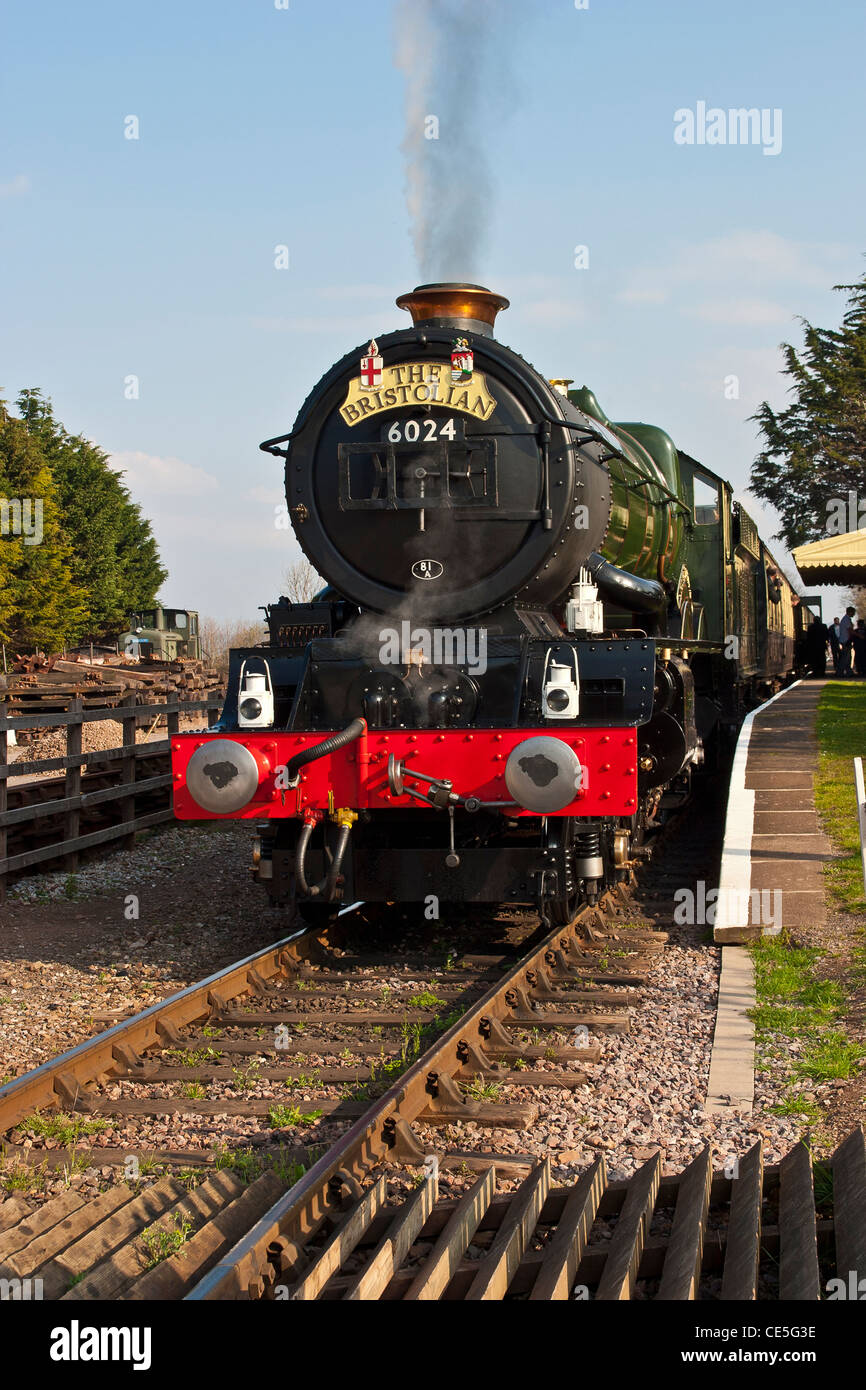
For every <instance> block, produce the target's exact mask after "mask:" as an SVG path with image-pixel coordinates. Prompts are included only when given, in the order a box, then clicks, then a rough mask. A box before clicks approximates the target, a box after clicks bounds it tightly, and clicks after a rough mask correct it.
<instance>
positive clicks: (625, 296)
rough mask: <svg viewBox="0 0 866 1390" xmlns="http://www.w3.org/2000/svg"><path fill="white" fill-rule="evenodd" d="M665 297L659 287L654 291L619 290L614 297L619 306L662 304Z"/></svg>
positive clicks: (643, 288) (646, 289)
mask: <svg viewBox="0 0 866 1390" xmlns="http://www.w3.org/2000/svg"><path fill="white" fill-rule="evenodd" d="M667 297H668V296H667V291H666V290H663V289H661V288H660V287H659V286H657V287H656V288H655V289H650V288H648V287H635V288H634V289H630V290H620V292H619V294H618V295H617V296H616V298H617V299H618V300H619V302H620V303H621V304H664V302H665V300H666V299H667Z"/></svg>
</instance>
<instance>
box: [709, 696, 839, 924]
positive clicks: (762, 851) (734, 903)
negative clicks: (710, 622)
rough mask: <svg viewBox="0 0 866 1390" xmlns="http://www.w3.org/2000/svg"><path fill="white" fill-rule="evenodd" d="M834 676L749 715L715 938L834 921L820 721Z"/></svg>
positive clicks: (733, 788)
mask: <svg viewBox="0 0 866 1390" xmlns="http://www.w3.org/2000/svg"><path fill="white" fill-rule="evenodd" d="M825 684H826V681H823V680H809V681H797V682H796V683H795V684H794V685H791V686H789V687H788V689H787V690H783V691H782V692H781V693H780V694H779V695H776V696H775V697H774V698H773V699H772V700H768V701H767V702H766V704H763V705H761V706H759V708H758V709H756V710H754V711H753V712H752V713H751V714H750V715H748V716H747V718H746V720H745V722H744V724H743V727H742V729H741V731H740V737H739V740H738V743H737V749H736V753H735V756H734V765H733V770H732V773H731V783H730V789H729V792H728V809H727V816H726V822H725V843H724V849H723V853H722V867H721V874H720V881H719V899H718V905H717V911H716V920H715V924H714V928H713V937H714V939H715V940H716V941H717V942H721V943H724V942H745V941H750V940H752V939H753V938H755V937H758V936H762V935H770V936H774V935H778V933H779V932H780V931H781V930H782V928H783V927H798V926H810V925H818V924H820V923H821V922H823V921H824V920H825V918H826V911H827V909H826V904H825V897H824V879H823V873H822V870H823V866H824V863H825V862H826V860H827V858H828V857H829V856H830V854H831V853H832V846H831V844H830V841H829V839H828V838H827V836H826V835H825V834H824V833H823V831H822V830H821V827H820V824H819V821H818V814H817V811H816V810H815V799H814V790H813V778H814V774H815V772H816V770H817V767H818V741H817V737H816V733H815V719H816V711H817V707H818V701H819V699H820V696H821V691H822V690H823V688H824V686H825Z"/></svg>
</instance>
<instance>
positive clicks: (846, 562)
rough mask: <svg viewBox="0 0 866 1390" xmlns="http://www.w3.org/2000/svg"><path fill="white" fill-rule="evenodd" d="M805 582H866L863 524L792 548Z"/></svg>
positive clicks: (864, 532)
mask: <svg viewBox="0 0 866 1390" xmlns="http://www.w3.org/2000/svg"><path fill="white" fill-rule="evenodd" d="M791 554H792V555H793V557H794V564H795V565H796V566H797V569H798V570H799V571H800V574H801V576H802V578H803V580H804V581H805V583H807V584H866V527H864V528H863V529H862V530H860V531H845V532H844V533H843V534H842V535H840V536H826V537H825V538H824V540H822V541H812V543H811V544H810V545H798V546H797V548H796V550H792V551H791Z"/></svg>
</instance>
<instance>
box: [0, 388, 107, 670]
mask: <svg viewBox="0 0 866 1390" xmlns="http://www.w3.org/2000/svg"><path fill="white" fill-rule="evenodd" d="M0 476H2V491H0V500H2V502H3V503H4V504H5V506H4V508H3V531H4V534H3V535H2V536H0V553H2V558H0V566H2V569H0V578H2V584H3V590H4V594H3V598H2V600H0V623H2V630H0V635H2V640H3V641H4V642H6V643H7V645H10V646H12V647H13V648H15V649H18V650H25V651H26V650H28V649H30V648H33V647H42V648H44V649H47V650H49V651H53V650H56V649H57V648H58V647H59V646H61V645H62V644H63V643H64V642H65V641H66V640H68V637H69V635H70V633H73V632H75V631H76V629H77V628H78V626H79V625H80V624H81V623H82V621H83V620H84V618H85V616H86V612H87V609H86V595H85V594H84V592H83V591H82V589H81V587H80V585H79V584H77V583H76V580H75V578H74V576H73V573H72V559H73V556H72V548H71V546H70V545H69V542H68V541H67V539H66V536H65V534H64V529H63V518H62V509H61V506H60V501H59V497H58V490H57V486H56V484H55V481H54V478H53V475H52V472H51V468H50V466H49V464H48V460H47V459H46V457H45V454H44V452H43V451H42V449H41V447H40V445H39V441H38V440H37V439H35V438H34V437H33V436H32V435H31V434H30V432H29V430H28V429H27V426H26V425H25V424H24V422H23V421H22V420H16V419H14V418H13V417H12V416H10V415H9V413H8V411H7V409H6V406H5V404H0Z"/></svg>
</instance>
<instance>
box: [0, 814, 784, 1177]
mask: <svg viewBox="0 0 866 1390" xmlns="http://www.w3.org/2000/svg"><path fill="white" fill-rule="evenodd" d="M249 854H250V831H249V830H248V829H246V828H244V827H243V826H239V825H236V824H228V823H218V824H215V825H213V826H207V827H202V826H184V825H175V826H171V827H168V828H165V829H161V830H159V831H157V832H154V833H153V834H151V835H149V836H147V837H146V838H143V839H142V840H141V841H140V842H139V843H138V844H137V845H136V847H135V848H134V849H132V850H129V851H124V852H119V853H115V854H113V855H112V856H110V857H107V858H106V859H105V860H104V861H102V862H99V863H96V862H94V863H90V864H88V865H86V866H85V867H83V868H82V869H81V870H80V871H79V872H77V873H76V874H74V875H68V874H63V873H56V872H55V873H48V874H40V875H37V876H34V877H32V878H28V879H26V880H22V881H21V882H20V883H19V884H18V885H16V886H15V887H14V888H13V890H12V893H11V894H10V900H9V902H8V903H7V904H6V906H5V907H3V908H0V1055H2V1058H3V1061H2V1072H0V1078H2V1080H3V1081H5V1080H8V1079H10V1078H11V1077H14V1076H16V1075H18V1074H20V1073H21V1072H23V1071H25V1070H29V1069H30V1068H32V1067H34V1066H37V1065H38V1064H39V1063H40V1062H42V1061H45V1060H46V1059H47V1058H49V1057H51V1056H54V1055H56V1054H57V1053H59V1052H62V1051H64V1050H66V1049H67V1048H69V1047H72V1046H73V1045H74V1044H75V1043H77V1042H79V1041H81V1040H83V1039H84V1038H87V1037H89V1036H90V1035H91V1034H92V1032H93V1031H94V1029H95V1028H98V1027H99V1026H102V1027H107V1026H109V1020H107V1019H103V1021H102V1022H101V1024H100V1021H99V1020H100V1015H103V1016H104V1015H106V1014H108V1013H111V1012H116V1013H122V1012H125V1011H129V1010H135V1011H138V1010H141V1009H143V1008H145V1007H147V1006H148V1005H150V1004H152V1003H154V1002H156V1001H157V1000H158V999H161V998H164V997H165V996H167V995H169V994H171V993H174V992H175V991H177V990H179V989H181V988H183V987H185V986H186V985H188V984H191V983H194V982H195V981H197V980H199V979H201V978H203V977H204V976H206V975H208V974H210V973H212V972H213V971H215V970H217V969H218V968H220V967H221V966H223V965H225V964H228V963H230V962H231V961H234V960H236V959H238V958H240V957H242V956H243V955H246V954H248V953H251V952H253V951H256V950H260V949H262V948H263V947H264V946H265V945H267V943H268V942H269V941H270V940H274V939H276V938H277V937H278V936H280V935H283V934H285V931H286V927H287V924H286V922H285V920H281V918H280V916H279V915H278V914H276V913H274V912H273V911H271V910H270V909H269V908H268V907H267V906H266V898H265V895H264V893H263V891H262V890H261V888H260V887H258V885H256V884H254V883H253V882H252V880H251V877H250V875H249V873H248V864H249ZM133 909H134V913H135V914H137V915H130V914H131V913H132V912H133ZM672 909H673V903H671V911H672ZM418 911H419V921H418V923H417V926H416V927H415V928H414V929H415V931H416V932H421V931H423V929H424V923H423V921H421V919H420V913H421V909H420V908H419V910H418ZM407 915H409V911H408V910H407ZM657 916H658V920H657V921H656V922H655V923H651V922H649V921H647V920H641V921H639V922H638V923H637V924H638V925H642V926H647V925H656V926H659V927H663V928H664V929H666V930H667V931H668V932H669V934H670V940H669V944H668V945H667V947H666V948H665V951H664V952H663V954H662V955H661V956H660V958H659V960H658V963H657V964H655V965H654V966H653V967H652V969H651V970H650V972H649V974H648V977H647V981H646V984H645V985H644V986H643V987H642V988H641V991H640V994H641V998H640V1001H639V1002H638V1003H636V1005H635V1006H634V1008H633V1012H632V1027H631V1031H630V1032H629V1033H627V1034H615V1033H602V1034H600V1035H598V1038H597V1040H598V1041H599V1043H600V1046H601V1059H600V1061H599V1062H598V1063H597V1064H586V1063H581V1064H580V1066H581V1069H582V1070H585V1071H586V1072H587V1073H588V1075H589V1077H590V1084H587V1085H584V1086H581V1087H578V1088H577V1089H576V1090H573V1091H564V1090H562V1089H559V1088H528V1087H521V1086H519V1085H510V1086H504V1087H503V1088H502V1091H501V1094H500V1095H499V1097H498V1099H499V1100H505V1099H507V1098H513V1099H515V1100H518V1101H522V1102H525V1103H531V1104H533V1105H535V1106H537V1110H538V1117H537V1120H536V1123H535V1124H534V1126H532V1127H531V1128H530V1129H528V1130H520V1131H515V1130H511V1129H496V1130H489V1129H482V1128H480V1127H479V1126H478V1125H477V1124H475V1123H474V1122H472V1121H468V1122H466V1123H462V1124H456V1123H455V1124H452V1125H451V1126H449V1127H448V1128H447V1129H446V1130H442V1129H437V1130H432V1129H431V1130H425V1129H424V1127H423V1126H416V1128H417V1130H418V1133H419V1136H420V1138H421V1140H422V1143H423V1144H424V1146H425V1148H427V1147H429V1150H430V1151H432V1150H434V1149H436V1150H438V1151H440V1152H441V1151H442V1149H443V1146H444V1147H447V1148H451V1149H454V1148H456V1149H461V1150H463V1149H465V1150H472V1151H474V1152H475V1153H477V1154H479V1155H481V1154H490V1153H499V1154H503V1155H512V1156H514V1157H517V1156H519V1155H529V1156H537V1157H542V1156H545V1155H549V1156H550V1158H551V1161H552V1164H553V1170H554V1175H555V1178H556V1180H557V1181H563V1180H572V1179H573V1178H574V1177H575V1176H576V1175H577V1174H579V1173H580V1172H581V1171H583V1170H584V1169H585V1168H586V1167H587V1166H588V1164H589V1163H591V1162H592V1161H593V1159H595V1158H596V1157H598V1156H599V1155H603V1156H604V1159H605V1163H606V1165H607V1171H608V1176H609V1177H610V1178H614V1179H615V1178H620V1177H626V1176H629V1175H630V1174H632V1173H633V1172H634V1171H635V1170H636V1169H637V1168H638V1167H639V1166H640V1165H641V1163H643V1162H644V1161H646V1159H647V1158H649V1157H650V1156H651V1155H652V1154H653V1153H655V1152H656V1151H657V1150H659V1149H661V1150H662V1152H663V1156H664V1170H665V1171H666V1172H668V1173H672V1172H678V1171H680V1170H681V1169H682V1168H683V1167H684V1166H685V1165H686V1164H688V1163H689V1161H690V1160H691V1159H692V1158H694V1157H695V1156H696V1155H697V1154H698V1153H699V1152H700V1150H701V1149H702V1148H703V1147H704V1145H705V1144H706V1143H707V1142H711V1143H712V1144H713V1145H714V1147H715V1149H716V1165H717V1166H719V1165H721V1164H724V1163H729V1162H731V1161H732V1160H733V1158H734V1157H736V1156H737V1155H742V1154H743V1153H745V1151H746V1150H747V1149H748V1148H749V1147H750V1146H751V1144H753V1143H754V1142H755V1140H756V1138H758V1137H762V1138H763V1139H764V1145H765V1147H764V1156H765V1161H766V1162H769V1163H772V1162H775V1161H777V1160H778V1159H779V1158H781V1156H782V1155H783V1154H784V1153H786V1152H787V1151H788V1149H789V1148H790V1147H791V1145H792V1144H793V1143H794V1142H795V1140H796V1139H797V1138H798V1137H799V1135H800V1133H801V1132H802V1123H801V1122H799V1121H798V1120H797V1119H796V1118H790V1117H782V1116H776V1115H773V1114H771V1113H769V1108H768V1107H769V1106H771V1105H772V1104H774V1103H775V1102H776V1101H778V1100H779V1099H780V1098H781V1094H782V1087H783V1082H784V1078H783V1076H782V1075H781V1073H780V1075H779V1077H778V1080H777V1081H776V1080H774V1077H773V1076H772V1075H770V1074H767V1073H764V1074H761V1075H759V1077H758V1079H757V1089H756V1104H755V1110H754V1113H753V1114H752V1115H751V1116H740V1115H737V1114H732V1115H731V1116H730V1117H727V1116H724V1117H717V1116H714V1117H708V1116H706V1115H704V1113H703V1109H702V1107H703V1101H704V1096H705V1093H706V1086H707V1079H708V1074H709V1062H710V1052H711V1047H712V1037H713V1028H714V1024H715V1003H716V993H717V989H718V974H719V959H720V951H719V948H718V947H715V946H713V945H711V944H709V943H708V942H707V940H706V931H705V928H702V927H677V926H671V925H670V919H669V916H668V917H667V919H666V918H665V916H664V914H657ZM623 930H627V928H625V927H624V928H623ZM437 932H438V933H439V936H440V938H441V939H442V941H443V942H444V941H447V927H446V925H445V924H443V923H440V924H439V925H438V927H437ZM461 933H462V936H463V937H464V938H465V928H462V929H458V930H457V931H455V937H460V936H461ZM458 944H459V945H460V946H462V945H463V940H460V941H459V942H458ZM444 957H445V949H444V947H443V950H442V959H443V960H444ZM388 982H389V987H392V988H394V989H395V990H397V991H399V992H400V993H401V994H402V995H403V997H404V998H405V997H407V996H406V995H405V993H404V991H405V990H406V989H407V988H408V985H407V982H406V981H403V980H401V979H400V975H399V971H398V970H395V971H394V972H393V974H389V976H388ZM445 982H446V981H445V980H443V979H442V977H441V976H439V977H438V979H437V978H436V976H435V972H434V973H431V979H430V983H431V986H432V987H433V988H434V989H435V987H436V984H437V983H445ZM376 984H377V987H381V985H382V976H381V975H378V976H377V978H376ZM419 989H420V987H419V986H418V985H417V984H413V985H412V986H411V991H412V992H415V991H418V990H419ZM313 997H314V993H313ZM328 1007H329V1008H333V1007H339V1006H338V1003H337V1000H334V999H331V1000H330V1001H329V1003H328ZM312 1028H313V1030H315V1024H313V1025H312ZM308 1036H309V1035H308ZM542 1038H543V1039H544V1041H549V1042H551V1043H555V1042H562V1043H568V1042H572V1043H573V1042H574V1038H570V1037H568V1036H567V1035H566V1034H564V1033H563V1034H558V1035H557V1034H550V1033H543V1034H542ZM533 1040H534V1039H533ZM316 1042H317V1044H318V1045H320V1049H321V1050H320V1051H318V1052H308V1053H303V1054H296V1055H295V1056H293V1055H292V1053H291V1051H286V1052H281V1053H280V1055H279V1062H280V1063H281V1064H289V1065H296V1066H297V1067H298V1068H299V1069H302V1070H303V1072H304V1073H305V1077H304V1081H302V1082H300V1083H299V1084H296V1085H293V1086H292V1087H291V1088H290V1089H288V1088H287V1087H286V1086H285V1084H284V1083H281V1082H276V1081H271V1082H267V1081H261V1080H257V1079H256V1078H255V1075H254V1071H253V1074H252V1075H251V1076H250V1077H248V1078H247V1080H246V1081H239V1080H237V1079H235V1081H234V1082H233V1083H228V1082H222V1081H216V1080H215V1081H214V1082H210V1083H208V1088H207V1092H206V1094H207V1096H208V1098H216V1099H219V1098H221V1097H223V1096H224V1097H225V1098H227V1099H228V1098H231V1099H232V1100H234V1101H235V1102H236V1101H237V1100H238V1099H241V1098H243V1097H244V1096H249V1097H254V1098H257V1099H260V1100H267V1101H268V1102H271V1101H273V1102H274V1103H276V1104H280V1105H282V1106H287V1107H291V1106H292V1105H294V1104H296V1103H298V1102H301V1101H307V1102H312V1103H314V1104H315V1102H316V1101H317V1100H320V1099H322V1098H324V1097H329V1098H331V1099H334V1098H335V1097H337V1096H339V1094H340V1090H339V1088H334V1087H322V1086H320V1085H317V1084H316V1082H315V1071H316V1068H317V1066H319V1065H332V1066H333V1065H339V1063H340V1062H341V1061H342V1062H345V1061H347V1060H348V1055H347V1054H348V1053H349V1051H350V1047H351V1044H348V1046H347V1045H346V1044H345V1043H343V1042H340V1043H334V1042H333V1040H330V1041H329V1040H328V1038H326V1037H324V1038H322V1039H321V1041H320V1043H319V1040H318V1039H317V1040H316ZM218 1045H219V1044H218V1042H215V1044H214V1046H215V1047H218ZM261 1057H262V1060H266V1061H267V1060H269V1061H271V1062H273V1060H274V1054H273V1052H271V1051H270V1049H269V1047H268V1045H267V1043H266V1042H265V1041H263V1052H262V1054H261ZM359 1060H361V1061H365V1062H366V1064H367V1065H369V1063H370V1059H369V1058H366V1059H359ZM254 1061H255V1058H254V1057H249V1058H246V1057H243V1058H241V1057H235V1058H233V1059H232V1064H233V1065H234V1064H235V1063H236V1064H237V1065H238V1068H239V1070H242V1069H245V1068H246V1067H247V1066H248V1064H249V1063H250V1062H254ZM548 1065H551V1066H553V1065H554V1064H552V1063H551V1064H548V1063H546V1062H544V1061H542V1062H540V1063H534V1064H533V1066H534V1067H535V1066H542V1067H547V1066H548ZM307 1077H309V1082H310V1084H305V1083H306V1080H307ZM181 1085H182V1083H180V1082H174V1083H166V1085H165V1088H164V1089H165V1095H166V1097H171V1098H174V1099H177V1098H178V1097H179V1096H182V1095H183V1094H186V1092H184V1091H182V1089H181ZM116 1089H117V1090H118V1094H119V1095H120V1094H122V1095H123V1096H126V1097H129V1098H134V1097H135V1096H137V1095H141V1096H144V1095H145V1094H152V1093H153V1087H152V1086H147V1087H145V1086H142V1085H141V1084H139V1083H136V1082H134V1081H128V1080H124V1081H121V1082H118V1083H117V1087H116ZM347 1094H348V1092H347ZM344 1128H345V1121H342V1122H338V1121H335V1120H333V1119H330V1118H329V1117H328V1116H327V1115H323V1116H321V1117H320V1118H318V1119H316V1120H315V1121H314V1122H313V1123H312V1124H309V1125H302V1124H298V1125H292V1124H287V1125H284V1126H281V1127H278V1128H271V1126H270V1125H269V1123H268V1119H267V1117H266V1116H249V1117H247V1116H242V1115H229V1114H226V1113H220V1112H218V1111H217V1112H215V1113H212V1114H198V1113H192V1112H191V1113H188V1114H186V1113H183V1112H180V1113H176V1114H173V1115H170V1116H165V1117H160V1116H135V1117H129V1116H120V1117H106V1124H105V1125H104V1127H102V1128H100V1129H99V1130H98V1131H95V1132H93V1133H91V1134H90V1135H88V1136H87V1137H84V1136H82V1138H81V1140H80V1148H81V1150H82V1152H84V1151H86V1148H87V1146H88V1145H91V1144H92V1145H93V1146H99V1147H100V1148H102V1149H103V1150H105V1149H114V1150H116V1149H118V1148H122V1149H124V1151H125V1152H129V1151H130V1150H131V1149H133V1150H135V1151H137V1152H140V1151H142V1150H143V1149H148V1148H158V1149H171V1150H189V1151H199V1152H202V1153H205V1152H206V1151H207V1150H209V1149H216V1150H219V1149H224V1148H226V1147H228V1148H230V1149H233V1148H237V1147H244V1146H254V1145H258V1146H266V1145H271V1146H272V1145H287V1146H289V1149H293V1148H294V1150H297V1149H299V1148H300V1147H301V1146H315V1147H316V1148H317V1149H319V1150H320V1149H321V1146H322V1145H327V1144H329V1143H331V1142H332V1141H333V1140H334V1139H335V1138H337V1137H338V1136H339V1134H340V1133H342V1132H343V1130H344ZM14 1138H15V1143H16V1144H17V1145H20V1146H21V1147H22V1148H25V1149H27V1150H28V1151H29V1153H30V1155H31V1158H38V1157H39V1156H40V1153H41V1151H42V1150H45V1151H46V1152H48V1151H49V1150H50V1147H51V1146H52V1145H53V1146H54V1147H59V1146H60V1141H52V1140H45V1139H43V1138H41V1137H39V1136H34V1135H31V1134H28V1133H27V1130H26V1126H25V1127H24V1128H23V1129H19V1130H18V1131H16V1134H15V1136H14ZM85 1159H86V1153H85ZM511 1173H512V1175H513V1177H509V1170H508V1169H507V1168H503V1169H501V1170H500V1174H501V1178H502V1187H503V1188H507V1187H508V1186H510V1185H511V1183H512V1181H514V1180H516V1178H517V1177H518V1176H519V1174H518V1173H517V1171H516V1170H513V1169H512V1170H511ZM122 1176H123V1170H122V1167H119V1166H105V1167H103V1168H101V1169H99V1168H97V1167H95V1166H93V1165H90V1166H88V1167H86V1168H84V1169H83V1171H82V1172H80V1173H73V1174H72V1175H71V1177H68V1178H67V1179H66V1181H71V1182H72V1183H74V1184H76V1185H77V1186H80V1187H81V1189H82V1191H85V1192H89V1191H91V1190H92V1188H93V1184H96V1186H97V1187H99V1186H104V1185H105V1184H106V1183H108V1182H110V1181H115V1180H117V1179H118V1177H122ZM0 1177H2V1175H0ZM473 1177H474V1174H473V1173H471V1172H470V1171H468V1170H467V1172H466V1173H461V1172H460V1171H459V1170H458V1171H456V1172H451V1173H448V1174H447V1175H445V1174H444V1173H443V1179H444V1182H443V1187H442V1191H443V1195H446V1194H447V1193H451V1194H454V1193H457V1192H459V1191H461V1190H462V1189H463V1188H464V1187H465V1186H466V1185H467V1183H468V1182H470V1181H472V1179H473ZM51 1190H57V1188H56V1183H55V1180H54V1179H51V1180H50V1182H49V1185H48V1187H47V1188H46V1191H47V1192H50V1191H51ZM37 1199H38V1198H37Z"/></svg>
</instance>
